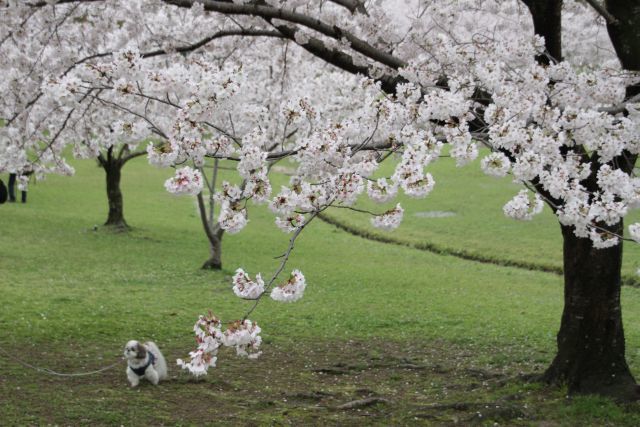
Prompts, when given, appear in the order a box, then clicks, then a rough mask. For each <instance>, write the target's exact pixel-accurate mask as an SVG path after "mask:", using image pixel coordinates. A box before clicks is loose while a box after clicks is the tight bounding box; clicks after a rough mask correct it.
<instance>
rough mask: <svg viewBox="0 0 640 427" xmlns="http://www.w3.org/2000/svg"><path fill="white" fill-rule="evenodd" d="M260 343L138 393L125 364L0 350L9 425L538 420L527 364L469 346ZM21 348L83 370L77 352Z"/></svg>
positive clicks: (1, 398)
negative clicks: (95, 365) (103, 366)
mask: <svg viewBox="0 0 640 427" xmlns="http://www.w3.org/2000/svg"><path fill="white" fill-rule="evenodd" d="M14 350H15V351H16V352H17V354H20V350H19V349H14ZM72 350H73V349H72ZM163 350H164V352H165V356H166V357H167V360H168V362H169V364H170V365H171V364H172V363H173V361H174V360H175V358H177V357H181V356H183V355H184V350H183V349H182V348H181V349H163ZM263 350H264V353H263V355H262V356H261V357H260V358H259V359H257V360H247V359H239V358H237V357H236V356H235V355H234V354H232V352H223V353H221V354H220V358H219V366H218V367H217V368H215V369H212V370H210V373H209V375H208V376H207V377H204V378H203V379H194V378H191V377H190V376H188V375H187V374H185V373H182V372H179V371H178V368H177V367H172V369H171V371H170V378H169V380H168V381H166V382H164V383H161V385H160V386H158V387H154V386H152V385H150V384H148V383H142V384H141V386H140V387H138V388H137V389H131V388H129V387H128V384H127V381H126V377H125V375H124V369H125V365H124V364H123V365H122V366H118V367H117V368H115V369H112V370H109V371H107V372H105V373H102V374H99V375H95V376H90V377H77V378H61V377H54V376H49V375H46V374H38V373H37V372H34V371H30V370H26V369H24V368H23V367H20V366H16V365H15V364H13V363H12V362H10V361H8V360H4V359H3V358H1V357H0V361H1V362H2V363H0V412H3V413H5V414H8V415H7V417H8V418H6V419H8V420H12V422H13V423H14V424H47V423H51V424H59V425H82V424H86V425H120V424H123V425H131V424H136V425H141V424H142V425H206V424H215V425H265V424H277V425H286V424H291V425H318V424H326V423H329V424H336V425H364V424H366V425H371V424H379V425H407V424H434V425H447V424H461V425H469V424H484V423H486V422H488V421H489V420H492V421H494V422H497V423H499V424H501V425H504V424H507V425H514V424H516V425H517V424H527V423H529V422H531V421H534V420H535V419H536V416H537V415H536V414H535V413H533V412H531V411H530V410H529V409H527V404H526V400H527V399H528V397H527V393H528V392H526V390H525V389H526V388H527V386H526V382H525V381H524V380H522V379H521V378H520V377H519V374H520V371H521V370H522V368H523V366H522V365H521V364H514V365H510V366H496V365H495V364H493V365H492V364H485V365H479V363H480V362H479V360H484V359H483V358H482V357H478V354H477V353H476V350H475V348H473V347H465V346H456V345H453V344H451V343H447V342H437V341H436V342H424V343H413V342H412V343H406V342H390V341H386V340H370V341H325V342H317V341H314V342H305V341H295V342H279V343H275V344H266V345H264V348H263ZM95 351H96V352H99V351H100V349H95ZM22 355H23V356H25V357H26V356H29V357H35V358H38V360H39V361H40V362H47V364H48V366H49V367H50V368H52V369H55V370H59V371H65V370H66V371H69V370H76V371H77V370H79V369H78V368H79V366H78V364H77V363H76V362H74V358H75V359H76V360H77V357H78V354H77V353H75V351H73V352H70V353H66V352H65V351H62V350H60V351H59V352H57V353H51V354H48V355H47V357H46V358H40V357H38V355H37V354H34V353H33V352H29V353H27V354H26V355H25V354H24V353H23V354H22ZM86 357H87V358H89V359H90V357H91V354H86ZM521 389H522V390H521ZM523 390H524V391H523ZM514 391H515V393H514Z"/></svg>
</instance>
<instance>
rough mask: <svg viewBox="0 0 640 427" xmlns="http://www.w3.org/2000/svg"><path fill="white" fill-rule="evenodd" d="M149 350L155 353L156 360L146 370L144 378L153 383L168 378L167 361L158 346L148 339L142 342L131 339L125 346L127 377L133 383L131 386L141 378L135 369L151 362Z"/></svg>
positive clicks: (155, 383)
mask: <svg viewBox="0 0 640 427" xmlns="http://www.w3.org/2000/svg"><path fill="white" fill-rule="evenodd" d="M149 352H151V353H153V356H154V357H155V361H154V362H153V363H152V364H151V365H149V366H148V367H147V369H146V370H145V371H144V378H146V379H148V380H149V381H150V382H151V383H152V384H154V385H158V383H159V382H160V380H164V379H166V378H167V362H166V361H165V360H164V356H162V353H161V352H160V349H159V348H158V346H157V345H156V344H155V343H154V342H152V341H147V342H146V343H144V344H142V343H139V342H138V341H135V340H131V341H129V342H128V343H127V345H126V346H125V347H124V357H125V359H127V365H128V366H127V378H128V379H129V382H130V383H131V387H135V386H137V385H138V384H139V383H140V378H141V377H139V376H138V375H137V374H136V373H135V372H133V371H132V368H133V369H137V368H141V367H143V366H144V365H146V364H147V363H148V362H149V357H150V356H149Z"/></svg>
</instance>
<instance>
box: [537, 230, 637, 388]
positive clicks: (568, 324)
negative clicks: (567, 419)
mask: <svg viewBox="0 0 640 427" xmlns="http://www.w3.org/2000/svg"><path fill="white" fill-rule="evenodd" d="M610 231H612V232H615V233H617V234H622V223H620V224H618V225H617V226H615V227H612V228H611V230H610ZM562 236H563V239H564V247H563V252H564V311H563V313H562V321H561V325H560V331H559V332H558V336H557V342H558V352H557V354H556V356H555V359H554V360H553V362H552V363H551V366H550V367H549V368H548V369H547V371H546V372H545V374H544V378H545V379H546V380H547V381H549V382H553V383H562V384H567V385H568V386H569V392H570V393H595V394H600V395H607V396H613V397H616V398H622V399H630V398H634V397H636V396H637V391H636V382H635V380H634V378H633V376H632V375H631V372H630V371H629V367H628V366H627V362H626V360H625V340H624V330H623V327H622V311H621V308H620V286H621V280H620V279H621V278H620V271H621V266H622V243H620V244H618V245H617V246H615V247H612V248H607V249H595V248H594V247H593V244H592V242H591V240H590V239H584V238H578V237H576V236H575V234H574V233H573V228H571V227H565V226H562Z"/></svg>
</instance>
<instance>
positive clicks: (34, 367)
mask: <svg viewBox="0 0 640 427" xmlns="http://www.w3.org/2000/svg"><path fill="white" fill-rule="evenodd" d="M0 353H2V354H4V355H5V357H7V358H8V359H11V360H13V361H14V362H16V363H19V364H20V365H22V366H25V367H27V368H30V369H34V370H36V371H38V372H44V373H45V374H49V375H56V376H59V377H82V376H85V375H94V374H99V373H100V372H104V371H108V370H109V369H111V368H114V367H116V366H117V365H119V364H121V363H122V362H123V361H124V358H122V359H120V360H118V361H117V362H115V363H112V364H111V365H109V366H105V367H104V368H101V369H98V370H96V371H89V372H77V373H71V374H67V373H63V372H56V371H54V370H52V369H49V368H41V367H39V366H34V365H32V364H30V363H27V362H24V361H22V360H20V359H18V358H16V357H13V356H12V355H11V354H9V353H8V352H7V351H5V350H4V349H3V348H2V347H0Z"/></svg>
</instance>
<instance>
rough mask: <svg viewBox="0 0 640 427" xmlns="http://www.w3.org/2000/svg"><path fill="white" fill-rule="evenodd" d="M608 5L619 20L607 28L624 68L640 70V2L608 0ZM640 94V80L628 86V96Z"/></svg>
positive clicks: (609, 9) (610, 11) (634, 0)
mask: <svg viewBox="0 0 640 427" xmlns="http://www.w3.org/2000/svg"><path fill="white" fill-rule="evenodd" d="M606 7H607V10H608V11H609V13H611V14H612V15H613V16H614V17H615V18H616V19H617V20H618V22H617V23H609V24H608V25H607V30H608V31H609V37H610V38H611V42H612V43H613V47H614V48H615V49H616V54H617V55H618V59H620V63H621V64H622V68H624V69H625V70H630V71H640V2H638V0H607V1H606ZM637 94H640V82H637V83H636V84H634V85H631V86H628V87H627V98H631V97H632V96H634V95H637Z"/></svg>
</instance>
